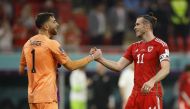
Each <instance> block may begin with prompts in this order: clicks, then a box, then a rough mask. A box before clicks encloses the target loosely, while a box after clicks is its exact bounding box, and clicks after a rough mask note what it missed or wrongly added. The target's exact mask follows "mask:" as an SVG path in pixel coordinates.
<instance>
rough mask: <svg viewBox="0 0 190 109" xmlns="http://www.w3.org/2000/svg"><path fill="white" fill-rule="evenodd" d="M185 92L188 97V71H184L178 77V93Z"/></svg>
mask: <svg viewBox="0 0 190 109" xmlns="http://www.w3.org/2000/svg"><path fill="white" fill-rule="evenodd" d="M181 92H185V93H186V94H187V95H188V96H189V97H190V73H189V72H187V73H186V72H185V73H183V74H182V75H181V76H180V79H179V93H180V96H181Z"/></svg>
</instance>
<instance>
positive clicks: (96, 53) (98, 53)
mask: <svg viewBox="0 0 190 109" xmlns="http://www.w3.org/2000/svg"><path fill="white" fill-rule="evenodd" d="M90 55H91V56H92V58H93V60H96V61H98V60H99V59H101V58H102V51H101V49H97V48H96V47H94V48H91V49H90Z"/></svg>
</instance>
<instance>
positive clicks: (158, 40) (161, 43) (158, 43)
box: [154, 38, 168, 47]
mask: <svg viewBox="0 0 190 109" xmlns="http://www.w3.org/2000/svg"><path fill="white" fill-rule="evenodd" d="M154 42H155V43H156V44H157V45H160V46H162V47H167V46H168V45H167V43H166V42H164V41H163V40H161V39H159V38H155V40H154Z"/></svg>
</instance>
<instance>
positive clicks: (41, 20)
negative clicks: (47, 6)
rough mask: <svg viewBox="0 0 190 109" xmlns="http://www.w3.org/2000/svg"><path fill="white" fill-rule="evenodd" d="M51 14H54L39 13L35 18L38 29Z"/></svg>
mask: <svg viewBox="0 0 190 109" xmlns="http://www.w3.org/2000/svg"><path fill="white" fill-rule="evenodd" d="M53 16H54V14H53V13H49V12H43V13H39V14H38V15H37V17H36V20H35V24H36V27H37V28H39V29H40V28H41V27H42V26H43V24H44V23H45V22H47V21H48V20H49V18H50V17H53Z"/></svg>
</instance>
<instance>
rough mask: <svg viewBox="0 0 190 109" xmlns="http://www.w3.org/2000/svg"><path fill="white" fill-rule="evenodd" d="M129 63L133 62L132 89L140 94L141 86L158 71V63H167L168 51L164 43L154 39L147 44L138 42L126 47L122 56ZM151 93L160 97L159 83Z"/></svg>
mask: <svg viewBox="0 0 190 109" xmlns="http://www.w3.org/2000/svg"><path fill="white" fill-rule="evenodd" d="M123 57H125V58H126V59H128V60H129V61H131V62H132V61H134V65H135V68H134V72H135V73H134V88H133V90H135V91H138V92H140V91H141V88H142V86H143V84H144V83H145V82H147V81H148V80H150V79H151V78H152V77H153V76H155V75H156V73H157V72H158V71H159V70H160V68H161V66H160V62H161V61H163V60H168V61H169V49H168V46H167V44H166V43H165V42H163V41H162V40H161V39H159V38H154V39H153V40H151V41H149V42H145V41H139V42H136V43H133V44H132V45H130V46H129V47H128V49H127V50H126V52H125V54H124V56H123ZM151 92H153V93H156V94H157V95H159V96H162V89H161V83H160V82H158V83H156V84H155V85H154V87H153V88H152V89H151Z"/></svg>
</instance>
